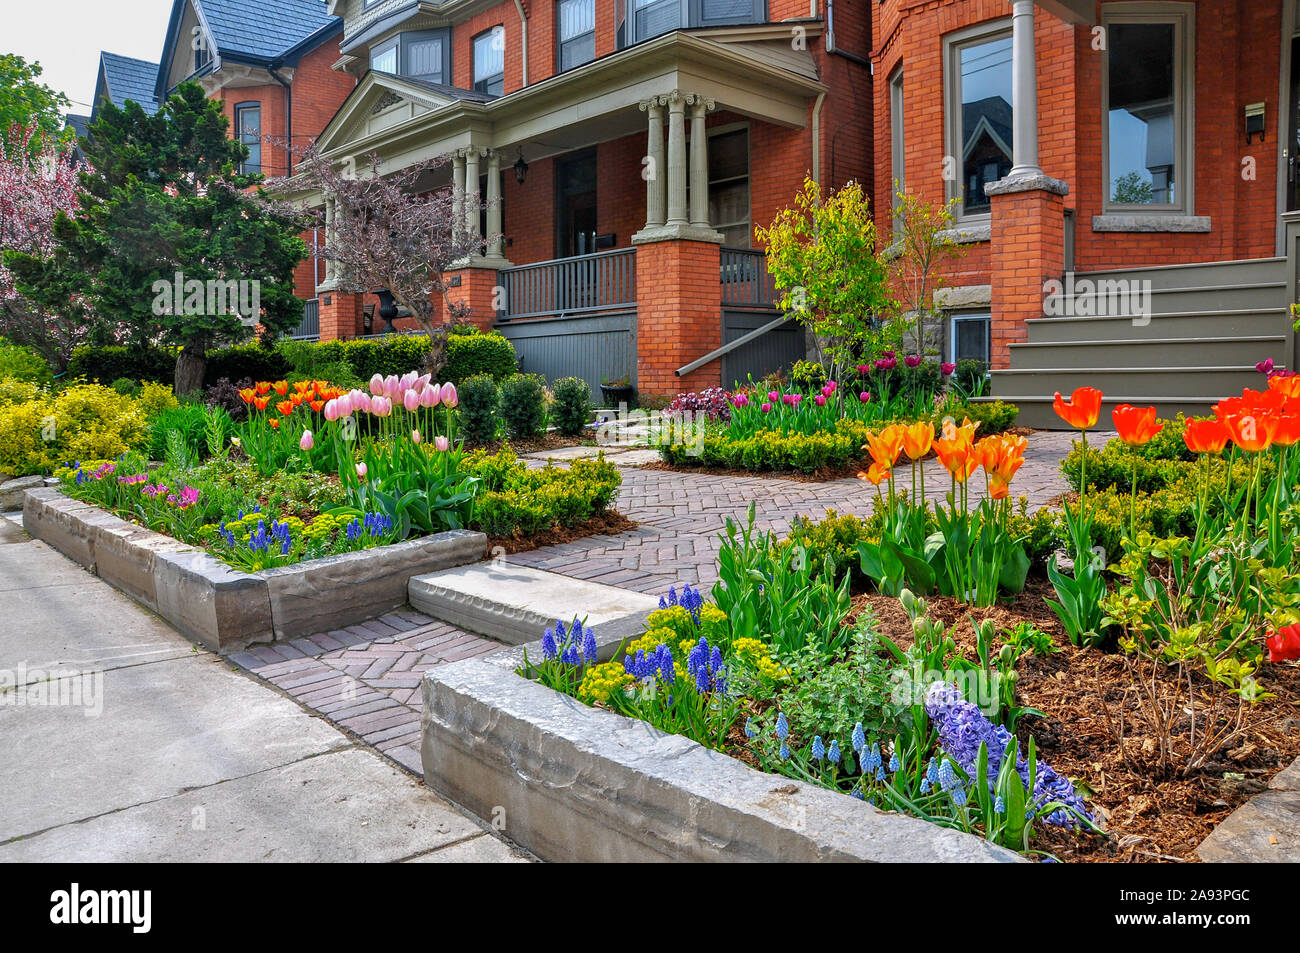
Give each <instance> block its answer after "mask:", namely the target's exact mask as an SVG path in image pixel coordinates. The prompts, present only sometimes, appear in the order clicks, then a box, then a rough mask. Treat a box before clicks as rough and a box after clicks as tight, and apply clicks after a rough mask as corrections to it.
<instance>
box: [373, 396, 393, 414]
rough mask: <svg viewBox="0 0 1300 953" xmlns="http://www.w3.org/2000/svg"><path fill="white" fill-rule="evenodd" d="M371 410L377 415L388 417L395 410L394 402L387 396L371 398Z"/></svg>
mask: <svg viewBox="0 0 1300 953" xmlns="http://www.w3.org/2000/svg"><path fill="white" fill-rule="evenodd" d="M370 412H371V413H372V414H374V415H375V416H376V417H387V416H388V415H389V414H391V413H392V412H393V402H392V401H391V400H389V399H388V398H387V397H372V398H370Z"/></svg>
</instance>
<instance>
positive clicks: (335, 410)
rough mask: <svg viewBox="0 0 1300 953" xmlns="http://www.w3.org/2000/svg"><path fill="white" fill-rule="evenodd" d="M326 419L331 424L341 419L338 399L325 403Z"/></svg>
mask: <svg viewBox="0 0 1300 953" xmlns="http://www.w3.org/2000/svg"><path fill="white" fill-rule="evenodd" d="M325 419H326V420H328V421H330V422H331V423H333V422H334V421H336V420H338V419H339V402H338V398H337V397H335V398H331V399H330V400H327V401H325Z"/></svg>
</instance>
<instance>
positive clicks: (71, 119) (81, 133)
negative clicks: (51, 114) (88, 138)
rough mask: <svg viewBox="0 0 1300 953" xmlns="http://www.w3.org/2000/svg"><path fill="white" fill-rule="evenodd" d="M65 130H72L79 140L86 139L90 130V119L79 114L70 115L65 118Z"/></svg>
mask: <svg viewBox="0 0 1300 953" xmlns="http://www.w3.org/2000/svg"><path fill="white" fill-rule="evenodd" d="M63 128H64V129H71V130H72V131H73V133H75V134H76V136H77V138H78V139H81V138H84V137H85V135H86V133H87V132H88V131H89V130H90V117H89V116H82V115H80V114H79V113H68V114H67V115H66V116H64V117H63Z"/></svg>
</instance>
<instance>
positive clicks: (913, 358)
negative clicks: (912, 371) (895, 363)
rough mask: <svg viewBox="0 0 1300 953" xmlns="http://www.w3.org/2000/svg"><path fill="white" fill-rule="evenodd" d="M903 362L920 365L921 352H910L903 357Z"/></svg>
mask: <svg viewBox="0 0 1300 953" xmlns="http://www.w3.org/2000/svg"><path fill="white" fill-rule="evenodd" d="M903 363H904V364H906V365H907V366H908V367H920V366H921V356H920V355H919V354H909V355H908V356H907V357H905V358H903Z"/></svg>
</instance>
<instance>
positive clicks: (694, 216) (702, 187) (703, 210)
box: [691, 96, 714, 228]
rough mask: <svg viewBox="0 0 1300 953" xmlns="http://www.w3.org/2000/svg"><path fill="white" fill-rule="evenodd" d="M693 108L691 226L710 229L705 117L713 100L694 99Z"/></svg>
mask: <svg viewBox="0 0 1300 953" xmlns="http://www.w3.org/2000/svg"><path fill="white" fill-rule="evenodd" d="M692 98H693V99H694V100H695V102H694V104H693V105H692V107H691V224H692V225H695V226H698V227H700V228H708V227H709V134H708V132H707V131H705V128H704V116H705V114H706V113H708V111H709V110H711V109H712V108H713V106H714V103H713V100H711V99H705V98H704V97H703V96H694V97H692Z"/></svg>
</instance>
